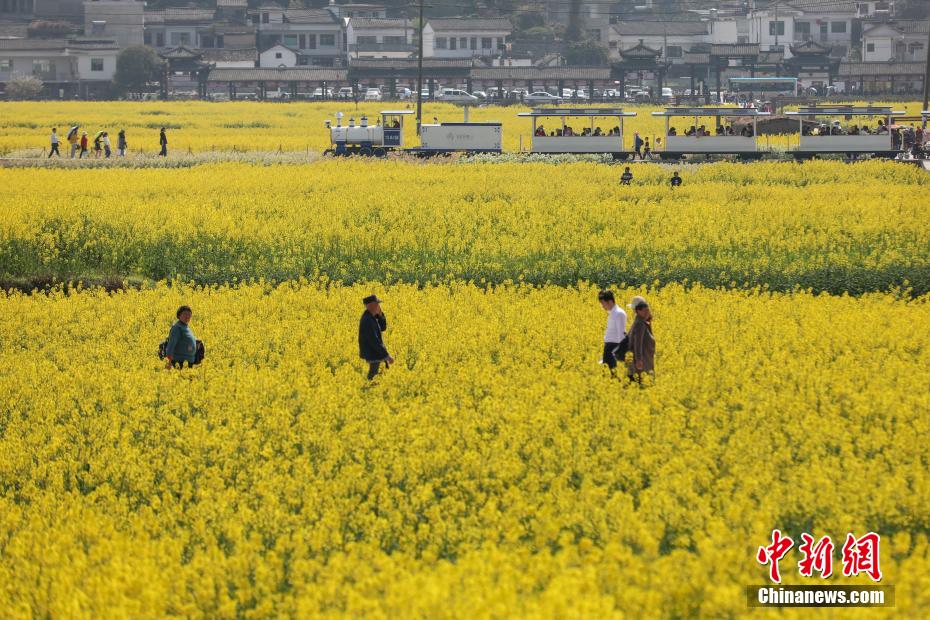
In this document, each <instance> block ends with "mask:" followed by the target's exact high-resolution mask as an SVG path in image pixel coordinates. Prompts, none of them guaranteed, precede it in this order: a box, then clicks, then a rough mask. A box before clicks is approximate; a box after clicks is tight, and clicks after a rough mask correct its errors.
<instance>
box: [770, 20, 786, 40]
mask: <svg viewBox="0 0 930 620" xmlns="http://www.w3.org/2000/svg"><path fill="white" fill-rule="evenodd" d="M784 34H785V22H783V21H781V20H779V21H777V22H775V21H771V22H769V36H773V37H774V36H782V35H784Z"/></svg>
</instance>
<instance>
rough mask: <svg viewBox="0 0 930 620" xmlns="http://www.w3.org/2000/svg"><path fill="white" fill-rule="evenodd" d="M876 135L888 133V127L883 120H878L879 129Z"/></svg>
mask: <svg viewBox="0 0 930 620" xmlns="http://www.w3.org/2000/svg"><path fill="white" fill-rule="evenodd" d="M875 133H888V126H887V125H885V122H884V121H883V120H882V119H878V127H876V128H875Z"/></svg>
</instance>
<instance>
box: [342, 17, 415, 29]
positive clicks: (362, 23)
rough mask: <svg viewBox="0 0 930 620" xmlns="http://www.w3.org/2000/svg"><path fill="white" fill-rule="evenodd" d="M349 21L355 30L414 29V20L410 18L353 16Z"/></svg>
mask: <svg viewBox="0 0 930 620" xmlns="http://www.w3.org/2000/svg"><path fill="white" fill-rule="evenodd" d="M349 23H350V24H351V25H352V28H353V29H355V30H368V29H375V28H377V29H381V30H386V29H390V28H395V29H404V28H407V29H413V22H411V21H410V20H409V19H371V18H365V17H352V18H350V19H349Z"/></svg>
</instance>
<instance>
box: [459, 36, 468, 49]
mask: <svg viewBox="0 0 930 620" xmlns="http://www.w3.org/2000/svg"><path fill="white" fill-rule="evenodd" d="M459 49H463V50H467V49H468V37H461V38H460V39H459Z"/></svg>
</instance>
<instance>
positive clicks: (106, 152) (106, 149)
mask: <svg viewBox="0 0 930 620" xmlns="http://www.w3.org/2000/svg"><path fill="white" fill-rule="evenodd" d="M112 153H113V151H112V150H110V133H109V132H108V131H104V132H103V156H104V157H106V158H107V159H110V155H111V154H112Z"/></svg>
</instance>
